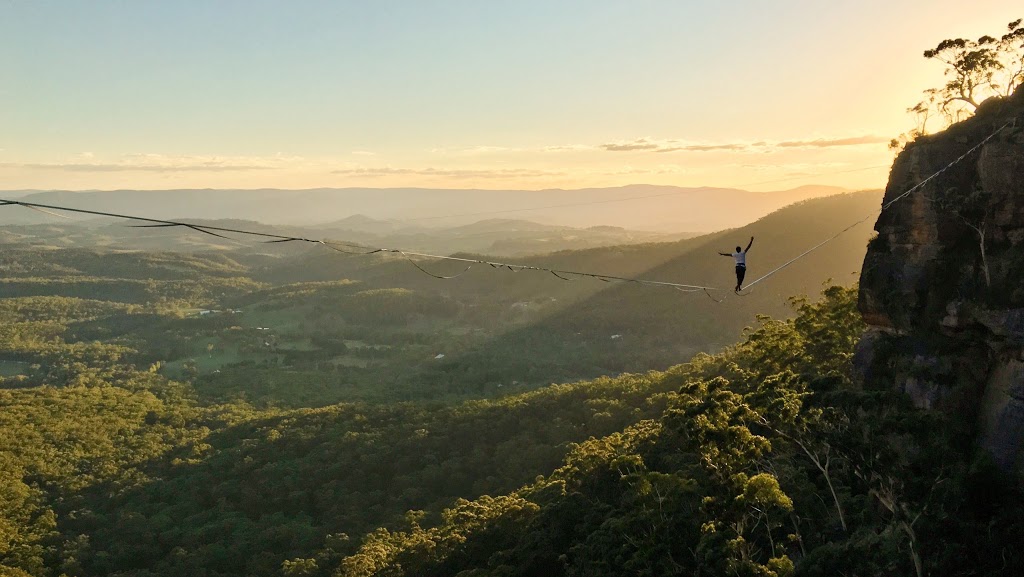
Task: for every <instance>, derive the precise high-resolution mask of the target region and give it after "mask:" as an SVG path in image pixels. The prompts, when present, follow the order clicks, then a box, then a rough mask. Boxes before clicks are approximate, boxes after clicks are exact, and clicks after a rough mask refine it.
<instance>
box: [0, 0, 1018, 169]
mask: <svg viewBox="0 0 1024 577" xmlns="http://www.w3.org/2000/svg"><path fill="white" fill-rule="evenodd" d="M1021 12H1024V10H1021V8H1020V6H1019V5H1018V4H1017V3H1011V2H1009V1H1001V0H989V1H987V2H985V3H984V7H980V6H974V7H971V8H970V9H969V10H966V9H965V8H964V6H963V4H962V2H954V1H950V0H931V1H924V0H903V1H900V0H890V1H888V2H882V1H875V0H861V1H856V2H855V1H847V0H836V1H829V2H821V1H788V0H780V1H776V2H767V1H755V0H748V1H745V2H739V1H723V2H695V1H686V0H675V1H645V0H634V1H630V2H623V1H611V0H588V1H557V0H549V1H544V2H541V1H532V0H520V1H516V2H497V1H494V2H490V1H486V2H485V1H480V0H477V1H420V0H417V1H412V0H408V1H403V2H399V1H375V2H347V1H334V2H313V1H303V2H283V1H280V2H270V1H252V0H249V1H245V2H240V1H216V2H211V1H175V2H162V1H149V2H127V1H116V2H115V1H108V2H85V1H65V2H54V1H32V2H30V1H27V0H6V1H2V0H0V70H2V71H3V72H4V74H3V78H4V81H3V82H2V84H0V178H2V179H3V180H4V182H5V184H4V185H0V187H2V188H7V189H11V188H70V189H80V188H172V187H185V186H188V187H201V186H210V187H238V188H249V187H253V188H255V187H283V188H303V187H311V186H409V185H412V186H450V187H458V188H465V187H479V188H531V189H535V188H545V187H549V186H560V187H582V186H614V185H620V184H626V183H630V182H650V183H658V184H679V185H717V186H731V185H742V184H744V183H750V182H758V181H765V180H772V179H790V180H787V181H786V183H790V182H791V184H792V186H798V185H800V184H807V183H809V182H816V183H829V184H840V185H846V186H850V187H865V186H880V185H881V184H883V183H884V178H885V175H886V172H887V170H886V169H885V167H884V165H886V164H887V163H888V162H889V161H890V160H891V153H889V152H888V151H887V150H886V147H885V144H884V142H885V141H887V139H888V138H889V137H892V136H895V135H896V134H898V133H900V132H902V131H904V130H906V129H908V128H910V127H911V126H912V125H913V121H912V119H911V118H910V117H908V116H907V115H906V114H905V112H904V111H905V109H906V107H908V106H910V105H912V104H914V102H916V98H917V96H918V95H919V93H920V91H921V90H922V89H924V88H927V87H929V86H933V85H937V84H938V83H940V82H941V70H940V69H939V68H938V66H937V65H936V64H934V63H931V62H927V61H925V60H924V59H923V58H922V57H921V52H922V51H923V50H924V49H926V48H929V47H931V46H933V45H934V44H936V43H937V42H938V41H939V40H941V39H943V38H947V37H952V36H979V35H981V34H984V33H992V34H994V33H997V32H999V31H1001V30H1002V28H1003V26H1004V25H1005V24H1006V22H1008V21H1010V20H1012V19H1015V18H1017V17H1020V16H1022V14H1021ZM785 143H788V144H789V145H788V146H786V145H784V144H785ZM871 166H876V167H880V168H876V169H871V170H863V171H857V172H850V171H851V170H854V169H859V168H864V167H871ZM786 183H783V185H773V186H766V188H785V187H788V184H786Z"/></svg>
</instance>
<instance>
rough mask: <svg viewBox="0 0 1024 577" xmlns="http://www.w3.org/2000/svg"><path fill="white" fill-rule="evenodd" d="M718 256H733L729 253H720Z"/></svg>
mask: <svg viewBox="0 0 1024 577" xmlns="http://www.w3.org/2000/svg"><path fill="white" fill-rule="evenodd" d="M718 254H720V255H722V256H732V255H731V254H729V253H727V252H720V253H718Z"/></svg>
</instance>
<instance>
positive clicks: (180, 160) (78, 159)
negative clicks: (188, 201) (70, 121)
mask: <svg viewBox="0 0 1024 577" xmlns="http://www.w3.org/2000/svg"><path fill="white" fill-rule="evenodd" d="M94 158H95V155H94V154H93V153H91V152H83V153H81V154H77V155H75V156H74V157H72V158H71V159H69V160H67V161H63V162H2V163H0V168H15V169H22V170H45V171H61V172H79V173H110V172H150V173H176V172H246V171H254V170H272V169H275V168H281V167H283V166H284V165H287V164H290V163H294V162H295V161H296V160H299V159H296V158H291V157H284V156H280V155H279V156H274V157H269V158H246V157H218V156H166V155H162V154H125V155H122V156H120V157H118V159H117V160H116V161H102V160H94Z"/></svg>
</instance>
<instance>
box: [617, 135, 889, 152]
mask: <svg viewBox="0 0 1024 577" xmlns="http://www.w3.org/2000/svg"><path fill="white" fill-rule="evenodd" d="M888 142H889V139H888V138H886V137H883V136H875V135H866V136H851V137H845V138H815V139H806V140H786V141H782V142H769V141H766V140H759V141H757V142H714V143H701V142H697V143H688V142H686V141H683V140H674V139H670V140H655V139H651V138H637V139H635V140H628V141H619V142H607V143H604V144H601V145H600V146H599V148H601V149H603V150H606V151H609V152H657V153H667V152H718V151H724V152H771V151H773V150H775V149H779V148H831V147H839V146H859V145H865V144H882V143H886V144H887V143H888Z"/></svg>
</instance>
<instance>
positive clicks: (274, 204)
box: [0, 185, 842, 232]
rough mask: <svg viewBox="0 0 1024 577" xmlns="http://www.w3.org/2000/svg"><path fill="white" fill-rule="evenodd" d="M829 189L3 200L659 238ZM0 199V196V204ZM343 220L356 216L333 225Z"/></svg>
mask: <svg viewBox="0 0 1024 577" xmlns="http://www.w3.org/2000/svg"><path fill="white" fill-rule="evenodd" d="M837 192H842V189H839V188H836V187H829V186H802V187H799V188H794V189H791V190H783V191H777V192H750V191H746V190H738V189H730V188H710V187H700V188H680V187H674V186H654V185H629V186H622V187H614V188H589V189H579V190H561V189H553V190H455V189H417V188H389V189H373V188H318V189H309V190H277V189H258V190H152V191H150V190H114V191H84V192H71V191H46V192H34V193H30V194H24V191H12V192H11V196H22V195H24V196H23V197H22V199H23V200H26V201H28V202H37V203H41V204H53V205H63V206H70V207H75V208H89V209H93V210H99V211H105V212H116V213H121V214H131V215H137V216H145V217H151V218H172V219H173V218H203V219H223V218H236V219H244V220H254V221H259V222H265V223H269V224H293V225H294V224H301V225H312V224H319V225H327V226H330V227H341V228H354V229H356V230H360V231H362V232H382V230H379V229H378V228H377V227H382V226H383V227H386V226H390V223H388V224H382V223H380V222H374V221H381V220H384V221H394V220H398V221H406V222H404V223H403V225H402V226H403V227H407V226H408V225H409V224H416V225H418V226H422V227H424V228H436V227H452V226H459V225H465V224H470V223H473V222H477V221H479V220H481V219H482V218H526V219H528V220H530V221H533V222H541V223H545V224H554V225H560V226H572V227H589V226H595V225H611V226H620V227H624V228H630V229H636V230H648V231H661V232H681V231H687V232H711V231H715V230H722V229H725V228H732V227H736V226H742V225H743V224H746V223H748V222H751V221H753V220H756V219H758V218H760V217H762V216H764V215H766V214H768V213H769V212H771V211H773V210H777V209H779V208H781V207H783V206H786V205H789V204H792V203H794V202H799V201H801V200H806V199H809V198H816V197H820V196H825V195H829V194H835V193H837ZM3 194H4V193H3V192H0V198H3V196H2V195H3ZM627 199H628V201H626V200H627ZM537 207H541V208H537ZM652 215H657V216H656V217H652ZM351 217H356V218H355V220H352V221H346V220H343V219H349V218H351ZM362 217H366V218H369V219H372V220H371V221H367V220H365V219H363V218H362ZM76 218H79V219H81V218H80V217H76ZM55 220H56V219H55V218H54V217H51V216H48V215H45V214H41V213H37V212H33V211H28V210H24V209H18V208H16V207H8V208H6V209H5V210H3V211H0V224H3V223H7V224H37V223H51V222H54V221H55ZM338 221H342V222H338ZM367 226H372V227H373V230H367V228H366V227H367Z"/></svg>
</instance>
